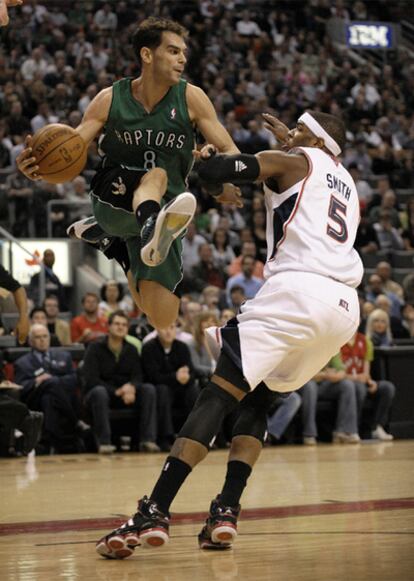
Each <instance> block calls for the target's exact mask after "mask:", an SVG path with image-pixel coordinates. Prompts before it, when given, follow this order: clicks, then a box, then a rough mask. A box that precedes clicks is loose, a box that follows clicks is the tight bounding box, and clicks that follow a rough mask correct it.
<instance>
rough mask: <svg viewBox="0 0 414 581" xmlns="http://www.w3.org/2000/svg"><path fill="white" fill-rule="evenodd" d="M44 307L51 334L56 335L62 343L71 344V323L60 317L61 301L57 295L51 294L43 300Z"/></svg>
mask: <svg viewBox="0 0 414 581" xmlns="http://www.w3.org/2000/svg"><path fill="white" fill-rule="evenodd" d="M43 308H44V310H45V312H46V316H47V328H48V329H49V333H50V334H51V335H56V337H57V338H58V339H59V342H60V344H61V345H71V344H72V339H71V337H70V325H69V323H68V322H67V321H65V320H64V319H60V318H59V301H58V299H57V297H56V296H53V295H50V296H49V297H46V298H45V300H44V301H43Z"/></svg>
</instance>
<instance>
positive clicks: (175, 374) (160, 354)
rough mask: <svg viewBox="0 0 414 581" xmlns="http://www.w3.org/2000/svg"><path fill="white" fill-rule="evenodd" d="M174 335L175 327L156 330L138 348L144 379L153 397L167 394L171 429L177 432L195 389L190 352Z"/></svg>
mask: <svg viewBox="0 0 414 581" xmlns="http://www.w3.org/2000/svg"><path fill="white" fill-rule="evenodd" d="M176 335H177V328H176V325H175V324H174V325H170V326H169V327H167V328H166V329H157V337H155V338H154V339H151V340H150V341H148V343H144V345H143V347H142V363H143V367H144V372H145V376H146V378H147V379H148V381H151V383H154V384H155V385H156V388H157V394H159V395H161V394H164V393H165V392H167V393H168V394H169V398H170V402H171V404H170V405H171V414H172V416H173V418H174V424H175V425H174V427H175V430H176V431H177V432H178V431H179V429H180V428H181V426H182V424H183V423H184V422H185V420H186V419H187V416H188V414H189V413H190V411H191V409H192V407H193V405H194V403H195V400H196V399H197V396H198V393H199V388H198V386H197V385H196V383H195V376H194V369H193V365H192V362H191V355H190V350H189V349H188V347H187V345H186V344H185V343H183V342H182V341H178V340H177V339H176Z"/></svg>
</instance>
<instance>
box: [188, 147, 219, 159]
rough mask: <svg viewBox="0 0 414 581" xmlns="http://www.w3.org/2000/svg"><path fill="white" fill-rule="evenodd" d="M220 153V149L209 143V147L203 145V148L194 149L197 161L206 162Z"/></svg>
mask: <svg viewBox="0 0 414 581" xmlns="http://www.w3.org/2000/svg"><path fill="white" fill-rule="evenodd" d="M216 153H218V149H217V147H216V146H215V145H213V144H212V143H207V145H203V147H202V148H201V149H200V150H198V149H193V156H194V157H195V158H196V160H197V161H206V160H207V159H210V157H212V156H213V155H216Z"/></svg>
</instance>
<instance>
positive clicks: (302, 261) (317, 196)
mask: <svg viewBox="0 0 414 581" xmlns="http://www.w3.org/2000/svg"><path fill="white" fill-rule="evenodd" d="M294 151H297V152H298V153H299V152H303V153H304V154H305V155H306V157H307V160H308V163H309V171H308V174H307V176H306V177H305V178H304V179H303V180H302V181H300V182H298V183H297V184H295V185H294V186H292V187H290V188H289V189H288V190H286V191H284V192H282V193H280V194H279V193H275V192H273V191H272V190H270V189H269V188H268V187H267V186H266V185H265V186H264V192H265V204H266V211H267V226H266V230H267V233H266V237H267V245H268V254H267V261H266V265H265V269H264V274H265V278H269V277H271V276H272V275H274V274H277V273H278V272H285V271H292V270H293V271H295V270H297V271H301V272H311V273H315V274H320V275H322V276H327V277H331V278H333V279H335V280H337V281H339V282H342V283H344V284H346V285H349V286H351V287H354V288H355V287H357V286H358V285H359V284H360V282H361V279H362V275H363V266H362V262H361V259H360V257H359V254H358V253H357V251H356V250H355V249H354V247H353V245H354V242H355V236H356V232H357V228H358V224H359V219H360V214H359V201H358V194H357V190H356V186H355V182H354V180H353V179H352V177H351V175H350V174H349V172H348V171H347V170H346V169H345V168H344V166H343V165H342V164H341V163H339V161H338V160H337V159H335V158H333V157H331V156H330V155H328V154H326V153H324V152H323V151H322V150H321V149H316V148H312V147H299V148H296V149H295V150H294Z"/></svg>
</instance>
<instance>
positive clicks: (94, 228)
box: [66, 216, 130, 273]
mask: <svg viewBox="0 0 414 581" xmlns="http://www.w3.org/2000/svg"><path fill="white" fill-rule="evenodd" d="M66 234H67V235H68V236H69V238H73V239H74V240H83V242H86V243H87V244H89V246H92V247H93V248H96V249H97V250H100V251H101V252H103V253H104V254H105V256H106V257H107V258H109V259H112V258H113V259H114V260H116V261H117V262H118V264H120V265H121V267H122V269H123V271H124V272H125V273H127V272H128V270H129V267H130V261H129V256H128V250H127V247H126V244H125V242H124V241H123V240H122V239H121V238H118V237H117V236H110V235H109V234H107V233H106V232H105V231H104V230H103V229H102V228H101V227H100V226H99V224H98V222H97V221H96V219H95V218H94V217H93V216H89V217H88V218H83V219H82V220H78V221H77V222H74V223H73V224H71V225H70V226H69V227H68V228H67V230H66Z"/></svg>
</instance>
